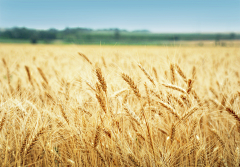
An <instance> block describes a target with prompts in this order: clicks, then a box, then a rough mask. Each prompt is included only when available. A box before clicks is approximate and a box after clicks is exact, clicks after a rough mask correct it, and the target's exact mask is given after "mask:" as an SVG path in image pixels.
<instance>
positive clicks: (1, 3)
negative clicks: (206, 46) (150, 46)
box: [0, 0, 240, 32]
mask: <svg viewBox="0 0 240 167" xmlns="http://www.w3.org/2000/svg"><path fill="white" fill-rule="evenodd" d="M13 26H18V27H29V28H36V29H49V28H57V29H64V28H66V27H86V28H92V29H101V28H120V29H126V30H140V29H148V30H150V31H152V32H240V0H0V28H9V27H13Z"/></svg>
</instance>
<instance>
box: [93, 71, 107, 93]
mask: <svg viewBox="0 0 240 167" xmlns="http://www.w3.org/2000/svg"><path fill="white" fill-rule="evenodd" d="M96 75H97V78H98V81H99V82H100V84H101V87H102V89H103V91H104V92H105V93H107V83H106V81H105V79H104V77H103V75H102V71H101V68H99V67H98V68H96Z"/></svg>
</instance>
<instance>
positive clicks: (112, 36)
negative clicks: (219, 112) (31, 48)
mask: <svg viewBox="0 0 240 167" xmlns="http://www.w3.org/2000/svg"><path fill="white" fill-rule="evenodd" d="M0 39H24V40H29V41H30V42H31V43H37V42H38V41H43V42H44V43H50V42H51V41H53V40H63V41H65V42H66V43H71V42H74V43H91V42H92V43H94V42H99V41H102V42H117V41H125V42H129V43H131V42H137V41H159V40H169V41H178V40H215V41H216V42H219V41H220V40H239V39H240V34H236V33H215V34H214V33H212V34H207V33H192V34H190V33H185V34H183V33H182V34H177V33H175V34H170V33H169V34H159V33H158V34H157V33H151V32H149V31H148V30H136V31H131V32H129V31H126V30H120V29H116V28H112V29H100V30H93V29H89V28H65V29H64V30H57V29H49V30H35V29H28V28H19V27H14V28H9V29H4V30H1V31H0Z"/></svg>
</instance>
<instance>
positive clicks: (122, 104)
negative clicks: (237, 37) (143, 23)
mask: <svg viewBox="0 0 240 167" xmlns="http://www.w3.org/2000/svg"><path fill="white" fill-rule="evenodd" d="M0 58H1V62H0V63H1V66H0V71H1V73H0V85H1V86H0V164H1V165H0V166H59V167H63V166H151V167H155V166H166V167H173V166H209V167H210V166H211V167H213V166H225V167H226V166H229V167H230V166H239V165H240V150H239V149H240V115H239V114H240V113H239V112H240V111H239V107H240V77H239V75H240V74H239V72H240V71H239V69H240V49H239V48H234V47H163V46H162V47H160V46H75V45H64V46H60V45H59V46H58V45H16V44H15V45H13V44H1V45H0Z"/></svg>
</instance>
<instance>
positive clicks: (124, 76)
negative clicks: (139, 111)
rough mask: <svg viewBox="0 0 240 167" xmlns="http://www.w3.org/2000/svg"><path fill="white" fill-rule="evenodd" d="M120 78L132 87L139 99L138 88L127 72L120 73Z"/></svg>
mask: <svg viewBox="0 0 240 167" xmlns="http://www.w3.org/2000/svg"><path fill="white" fill-rule="evenodd" d="M122 78H123V80H124V81H126V82H127V83H128V85H129V86H130V87H131V88H132V90H133V92H134V94H135V95H136V96H137V97H138V98H139V99H140V98H141V94H140V92H139V89H138V87H137V85H136V84H135V83H134V81H133V80H132V79H131V78H130V77H129V76H128V75H127V74H124V73H122Z"/></svg>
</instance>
